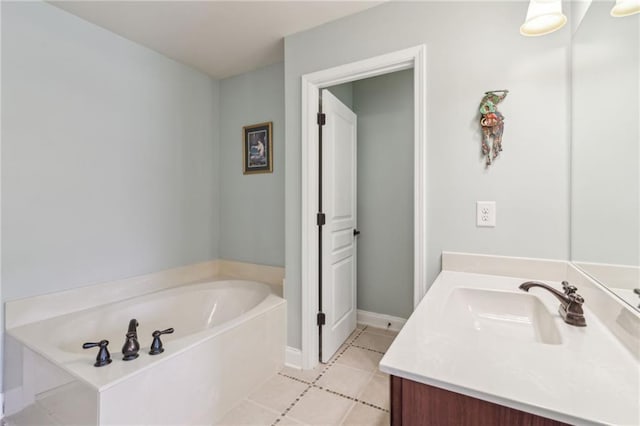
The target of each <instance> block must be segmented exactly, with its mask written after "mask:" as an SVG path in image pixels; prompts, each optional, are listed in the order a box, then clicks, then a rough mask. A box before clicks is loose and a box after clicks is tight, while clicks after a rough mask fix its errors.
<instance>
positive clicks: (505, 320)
mask: <svg viewBox="0 0 640 426" xmlns="http://www.w3.org/2000/svg"><path fill="white" fill-rule="evenodd" d="M444 317H445V318H443V319H444V320H445V321H447V324H448V325H450V326H453V327H455V328H456V329H458V330H460V329H464V330H467V331H472V332H476V333H482V334H483V335H485V336H486V337H490V336H496V337H500V338H505V339H510V340H518V341H528V342H537V343H544V344H549V345H558V344H560V343H562V338H561V337H560V333H559V331H558V328H557V327H556V324H555V321H554V316H553V315H552V314H551V313H549V310H548V309H547V308H546V307H545V306H544V305H543V304H542V302H541V301H540V300H539V299H538V298H537V297H536V296H534V295H532V294H527V293H515V292H508V291H499V290H488V289H475V288H456V289H454V290H453V291H452V292H451V295H450V296H449V298H448V300H447V303H446V305H445V307H444Z"/></svg>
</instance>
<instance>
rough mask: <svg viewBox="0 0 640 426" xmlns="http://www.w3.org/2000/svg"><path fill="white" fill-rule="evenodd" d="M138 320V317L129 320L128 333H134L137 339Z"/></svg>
mask: <svg viewBox="0 0 640 426" xmlns="http://www.w3.org/2000/svg"><path fill="white" fill-rule="evenodd" d="M138 325H139V324H138V320H137V319H135V318H134V319H132V320H131V321H129V331H128V332H127V334H129V333H133V335H134V337H135V338H136V339H137V338H138V330H137V327H138Z"/></svg>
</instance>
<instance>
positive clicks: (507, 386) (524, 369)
mask: <svg viewBox="0 0 640 426" xmlns="http://www.w3.org/2000/svg"><path fill="white" fill-rule="evenodd" d="M442 266H443V268H442V269H443V271H442V272H441V273H440V275H439V276H438V278H437V279H436V281H435V282H434V284H433V285H432V287H431V289H430V290H429V292H428V293H427V295H426V296H425V298H424V299H423V300H422V301H421V302H420V304H419V305H418V307H417V308H416V310H415V311H414V313H413V314H412V315H411V317H410V318H409V320H408V321H407V323H406V324H405V326H404V327H403V329H402V331H401V332H400V334H399V335H398V337H397V338H396V340H395V341H394V343H393V344H392V346H391V347H390V348H389V350H388V351H387V353H386V354H385V356H384V358H383V359H382V361H381V362H380V368H381V370H382V371H384V372H386V373H388V374H391V375H393V376H396V377H399V378H402V379H407V380H410V381H412V382H417V383H418V384H424V385H428V386H432V387H435V388H438V389H444V390H447V391H451V392H455V393H456V394H460V395H465V396H468V397H472V398H475V399H479V400H483V401H487V402H490V403H493V404H498V405H500V406H504V407H508V408H511V409H515V410H519V411H524V412H526V413H532V414H534V415H537V416H541V417H545V418H548V419H553V420H556V421H560V422H566V423H570V424H639V423H640V410H639V408H640V407H639V406H638V401H639V400H640V394H639V392H640V390H639V389H640V382H639V380H640V378H639V377H638V375H637V374H636V373H637V371H638V367H639V352H640V335H639V334H640V315H638V313H637V312H635V311H633V310H632V309H631V308H630V307H628V306H626V305H625V304H624V303H623V302H622V301H621V300H620V299H618V298H617V297H615V296H614V295H613V294H612V293H610V292H609V291H607V290H606V289H604V288H602V287H601V286H600V285H599V284H597V283H596V282H595V281H593V280H591V279H590V278H589V277H588V276H587V275H585V274H584V273H582V272H581V271H580V270H579V269H577V268H576V267H575V266H573V265H572V264H570V263H569V262H558V261H548V260H540V259H524V258H513V257H502V256H486V255H472V254H461V253H446V252H445V253H443V259H442ZM531 280H535V281H542V282H544V283H545V284H547V285H549V286H551V287H554V288H556V289H558V290H560V291H562V286H561V284H560V283H561V282H562V281H568V282H569V283H570V284H571V285H574V286H576V287H577V288H578V290H577V291H578V292H579V293H580V294H581V295H582V296H583V297H584V299H585V303H584V305H583V309H584V316H585V318H586V323H587V326H586V327H576V326H572V325H569V324H566V323H565V322H564V321H563V320H562V318H561V316H560V315H559V313H558V303H559V302H558V300H557V299H556V298H555V297H553V296H552V295H550V294H549V293H548V292H546V291H538V290H540V289H535V288H532V289H531V290H530V292H529V293H525V292H523V291H521V290H520V289H519V288H518V287H519V285H520V284H522V283H523V282H525V281H531ZM506 318H511V319H512V321H506V320H505V319H506ZM392 399H393V395H392Z"/></svg>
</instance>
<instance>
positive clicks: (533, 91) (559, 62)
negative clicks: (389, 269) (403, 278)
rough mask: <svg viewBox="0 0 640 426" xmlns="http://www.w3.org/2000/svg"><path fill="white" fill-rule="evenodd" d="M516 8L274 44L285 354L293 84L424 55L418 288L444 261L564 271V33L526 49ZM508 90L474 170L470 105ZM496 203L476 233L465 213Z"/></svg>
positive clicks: (293, 188)
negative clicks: (479, 256)
mask: <svg viewBox="0 0 640 426" xmlns="http://www.w3.org/2000/svg"><path fill="white" fill-rule="evenodd" d="M526 11H527V3H526V2H520V3H506V2H496V3H474V2H469V3H461V2H437V3H431V2H430V3H421V2H390V3H386V4H383V5H381V6H378V7H375V8H372V9H369V10H367V11H364V12H362V13H360V14H357V15H353V16H350V17H347V18H344V19H341V20H337V21H334V22H331V23H328V24H325V25H323V26H321V27H318V28H315V29H311V30H308V31H305V32H301V33H298V34H294V35H292V36H289V37H287V38H285V110H286V115H285V119H286V153H285V155H286V159H285V161H286V179H285V191H286V207H285V208H286V227H285V232H286V240H285V242H286V260H285V265H286V276H287V286H286V288H285V295H286V298H287V301H288V304H287V308H288V321H287V323H288V344H289V345H290V346H293V347H296V348H300V346H301V327H300V321H301V302H300V301H301V286H302V283H301V279H300V277H301V275H300V274H301V270H300V265H301V257H300V253H301V245H300V244H301V240H300V238H301V234H300V226H301V223H300V206H301V204H300V203H301V184H300V182H301V147H300V139H301V134H300V99H301V95H300V77H301V76H302V75H303V74H306V73H309V72H314V71H318V70H322V69H326V68H330V67H333V66H337V65H340V64H344V63H349V62H353V61H357V60H361V59H365V58H368V57H372V56H375V55H380V54H384V53H388V52H390V51H394V50H398V49H403V48H406V47H410V46H415V45H418V44H423V43H424V44H426V45H427V79H428V83H427V96H428V100H427V117H426V118H427V127H428V128H427V137H428V146H427V155H428V170H427V178H428V186H427V193H428V198H427V202H428V210H427V215H428V222H427V227H428V229H427V232H428V247H427V248H428V253H427V256H428V257H427V259H426V262H427V268H428V283H427V284H431V282H432V281H433V279H434V278H435V277H436V276H437V274H438V272H439V270H440V254H441V252H442V251H443V250H457V251H467V252H477V253H489V254H501V255H511V256H532V257H543V258H555V259H567V258H568V254H569V142H568V135H569V132H568V99H567V97H568V91H569V84H568V54H567V48H568V41H569V33H570V29H569V28H568V27H567V28H564V29H562V30H560V31H558V32H555V33H553V34H550V35H548V36H545V37H537V38H526V37H522V36H521V35H520V34H519V33H518V26H519V25H520V23H521V22H522V19H523V17H524V16H525V15H526ZM491 89H509V90H510V94H509V96H508V97H507V99H506V100H505V101H504V102H503V103H502V104H501V105H500V110H501V111H502V112H503V114H504V115H505V117H506V124H505V133H504V142H503V147H504V151H503V153H502V154H501V156H500V157H499V158H498V160H497V161H496V163H495V164H494V165H493V166H492V167H491V168H490V169H485V167H484V163H483V159H482V158H481V155H480V131H479V126H478V112H477V110H478V105H479V102H480V100H481V98H482V96H483V94H484V92H485V91H487V90H491ZM477 200H495V201H496V202H497V227H496V228H493V229H492V228H476V226H475V202H476V201H477Z"/></svg>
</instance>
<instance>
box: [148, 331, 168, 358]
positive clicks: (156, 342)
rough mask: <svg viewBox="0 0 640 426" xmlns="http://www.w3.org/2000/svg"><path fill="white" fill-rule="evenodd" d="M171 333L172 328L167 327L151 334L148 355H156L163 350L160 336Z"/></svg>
mask: <svg viewBox="0 0 640 426" xmlns="http://www.w3.org/2000/svg"><path fill="white" fill-rule="evenodd" d="M171 333H173V328H167V329H166V330H162V331H160V330H156V331H154V332H153V333H152V334H151V335H152V336H153V342H152V343H151V348H150V349H151V350H150V351H149V355H158V354H161V353H162V352H164V348H163V347H162V341H161V340H160V336H161V335H163V334H171Z"/></svg>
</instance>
